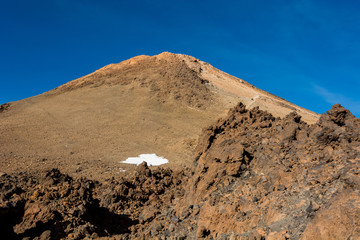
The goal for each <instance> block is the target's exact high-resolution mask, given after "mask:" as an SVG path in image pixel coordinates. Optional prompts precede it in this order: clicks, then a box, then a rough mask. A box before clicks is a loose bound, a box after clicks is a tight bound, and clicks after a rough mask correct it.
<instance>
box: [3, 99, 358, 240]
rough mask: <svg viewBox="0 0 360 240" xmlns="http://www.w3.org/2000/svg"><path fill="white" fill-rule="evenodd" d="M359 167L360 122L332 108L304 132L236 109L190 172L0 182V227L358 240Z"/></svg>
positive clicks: (47, 233) (110, 234) (117, 235)
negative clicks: (105, 177) (95, 178)
mask: <svg viewBox="0 0 360 240" xmlns="http://www.w3.org/2000/svg"><path fill="white" fill-rule="evenodd" d="M359 165H360V119H357V118H355V117H354V116H353V115H352V114H351V113H350V112H349V111H348V110H346V109H344V108H343V107H341V106H340V105H334V106H333V108H332V109H331V110H329V111H328V112H327V114H323V115H322V116H321V118H320V119H319V121H318V122H317V123H316V124H313V125H308V124H307V123H305V122H303V121H302V120H301V117H300V116H299V115H297V114H296V113H291V114H289V115H287V116H286V117H285V118H282V119H281V118H275V117H273V116H272V115H271V114H269V113H267V112H264V111H261V110H259V109H258V108H253V109H251V110H249V109H246V108H245V105H243V104H242V103H240V104H238V105H237V106H236V107H235V108H233V109H231V110H230V111H229V113H228V116H227V117H225V118H224V119H220V120H218V121H217V122H216V123H215V124H213V125H211V126H210V127H208V128H205V129H204V131H203V134H202V136H201V137H200V140H199V144H198V146H197V157H196V159H195V160H194V168H193V170H192V171H190V170H186V169H185V170H183V171H172V170H169V169H158V170H151V169H149V168H148V167H147V166H146V164H143V165H141V166H139V167H138V169H137V171H136V172H135V174H134V175H133V176H132V177H129V178H128V179H109V180H107V181H104V182H96V181H90V180H86V179H73V178H71V177H69V176H68V175H64V174H61V173H60V172H59V171H58V170H52V171H49V172H47V173H46V174H45V175H44V176H43V177H36V176H35V177H34V176H29V175H28V174H21V175H19V176H17V177H15V176H9V175H6V174H3V175H2V176H0V189H1V194H0V203H1V205H0V219H1V220H2V222H1V224H0V226H1V227H2V232H3V233H5V234H6V236H10V237H13V238H20V239H21V238H23V237H31V238H34V237H39V238H42V239H49V238H50V237H51V238H52V239H60V238H65V237H67V238H72V239H82V238H97V237H103V239H104V238H110V239H111V238H112V239H128V238H132V239H195V238H197V239H201V238H205V239H359V238H360V222H359V221H358V215H359V214H360V194H359V189H360V178H359V169H360V168H359V167H360V166H359ZM10 215H11V216H14V217H12V218H11V221H4V219H7V217H8V216H10ZM98 216H100V218H99V217H98ZM100 219H101V221H100ZM50 225H52V226H55V228H54V229H55V230H50V227H49V226H50Z"/></svg>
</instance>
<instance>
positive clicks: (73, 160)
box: [0, 53, 318, 178]
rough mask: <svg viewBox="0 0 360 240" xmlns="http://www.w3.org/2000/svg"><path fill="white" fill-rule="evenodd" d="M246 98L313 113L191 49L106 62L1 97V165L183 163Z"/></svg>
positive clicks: (85, 169)
mask: <svg viewBox="0 0 360 240" xmlns="http://www.w3.org/2000/svg"><path fill="white" fill-rule="evenodd" d="M239 101H243V102H244V103H245V104H247V105H248V106H249V107H254V106H259V107H260V108H261V109H264V110H267V111H269V112H271V113H272V114H273V115H274V116H284V115H286V114H287V113H289V112H291V111H294V110H295V111H297V112H298V113H299V114H300V115H302V116H303V119H304V120H305V121H307V122H309V123H313V122H315V121H316V120H317V119H318V115H317V114H315V113H313V112H310V111H308V110H305V109H302V108H300V107H298V106H296V105H293V104H291V103H289V102H287V101H285V100H283V99H280V98H278V97H276V96H274V95H271V94H269V93H266V92H264V91H262V90H260V89H257V88H255V87H254V86H252V85H251V84H249V83H247V82H245V81H243V80H240V79H238V78H235V77H232V76H230V75H228V74H226V73H223V72H221V71H220V70H217V69H215V68H214V67H212V66H211V65H210V64H207V63H204V62H202V61H200V60H197V59H195V58H193V57H190V56H186V55H180V54H172V53H162V54H160V55H157V56H139V57H135V58H132V59H130V60H127V61H123V62H121V63H119V64H111V65H108V66H106V67H104V68H102V69H100V70H98V71H95V72H94V73H92V74H89V75H87V76H85V77H82V78H79V79H77V80H74V81H71V82H69V83H67V84H65V85H63V86H60V87H58V88H56V89H54V90H52V91H50V92H47V93H44V94H41V95H39V96H36V97H32V98H28V99H24V100H21V101H17V102H13V103H10V106H9V105H6V106H5V105H4V107H2V108H1V109H2V110H1V113H0V114H1V115H0V132H1V137H0V146H1V149H0V160H1V161H0V169H1V171H4V172H9V173H10V172H17V171H19V170H22V169H24V168H25V167H26V168H29V169H32V170H34V169H35V170H37V169H43V168H49V167H50V166H51V167H59V168H60V169H61V170H63V171H65V172H67V173H73V172H76V173H77V174H78V175H79V176H87V177H90V178H106V177H110V176H116V175H120V174H122V173H120V171H119V167H122V168H124V169H131V168H132V167H131V166H129V165H125V164H119V161H121V160H125V159H126V158H127V157H135V156H138V155H139V154H142V153H156V154H157V155H160V156H164V157H165V158H167V159H169V160H170V163H169V164H168V166H169V167H172V168H177V167H183V166H187V165H189V164H190V163H191V161H192V155H193V152H194V145H195V144H196V142H197V138H198V135H199V134H200V132H201V129H202V127H203V126H206V125H208V124H210V123H211V122H213V121H214V120H216V119H218V118H219V117H222V116H224V115H225V113H226V112H227V110H228V109H229V108H230V107H233V106H234V105H235V104H236V103H238V102H239Z"/></svg>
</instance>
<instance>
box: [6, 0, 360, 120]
mask: <svg viewBox="0 0 360 240" xmlns="http://www.w3.org/2000/svg"><path fill="white" fill-rule="evenodd" d="M0 4H1V5H0V30H1V33H0V34H1V35H0V89H1V90H0V104H1V103H5V102H10V101H15V100H20V99H23V98H27V97H30V96H33V95H37V94H40V93H43V92H45V91H48V90H50V89H52V88H55V87H57V86H59V85H61V84H64V83H66V82H68V81H70V80H73V79H75V78H78V77H81V76H83V75H86V74H88V73H91V72H93V71H95V70H96V69H99V68H101V67H103V66H105V65H107V64H110V63H118V62H121V61H123V60H126V59H128V58H131V57H133V56H137V55H143V54H145V55H155V54H159V53H161V52H163V51H170V52H174V53H183V54H188V55H191V56H194V57H196V58H199V59H201V60H203V61H206V62H209V63H211V64H212V65H213V66H215V67H217V68H219V69H221V70H223V71H225V72H227V73H230V74H232V75H234V76H237V77H239V78H242V79H244V80H246V81H248V82H250V83H252V84H254V85H255V86H257V87H259V88H261V89H264V90H266V91H269V92H271V93H273V94H276V95H278V96H280V97H283V98H285V99H287V100H288V101H291V102H293V103H295V104H297V105H299V106H302V107H305V108H308V109H310V110H313V111H315V112H318V113H323V112H324V111H326V110H328V109H330V108H331V105H332V104H334V103H337V102H340V103H341V104H342V105H344V106H345V107H346V108H348V109H350V110H351V111H352V112H353V113H354V114H355V115H357V116H360V94H359V90H360V14H359V12H360V1H356V0H347V1H339V0H271V1H269V0H261V1H260V0H259V1H256V0H253V1H251V0H247V1H241V0H237V1H226V0H225V1H202V0H198V1H176V2H175V1H162V0H161V1H160V0H149V1H136V0H133V1H121V0H119V1H110V0H101V1H100V0H96V1H95V0H32V1H28V0H23V1H19V0H8V1H6V0H1V1H0Z"/></svg>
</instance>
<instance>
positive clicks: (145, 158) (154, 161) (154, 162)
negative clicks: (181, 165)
mask: <svg viewBox="0 0 360 240" xmlns="http://www.w3.org/2000/svg"><path fill="white" fill-rule="evenodd" d="M142 162H146V163H147V164H148V166H160V165H162V164H165V163H168V162H169V160H167V159H166V158H163V157H159V156H156V154H155V153H153V154H140V155H139V156H138V157H129V158H128V159H126V160H125V161H122V162H121V163H127V164H136V165H139V164H141V163H142Z"/></svg>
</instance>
